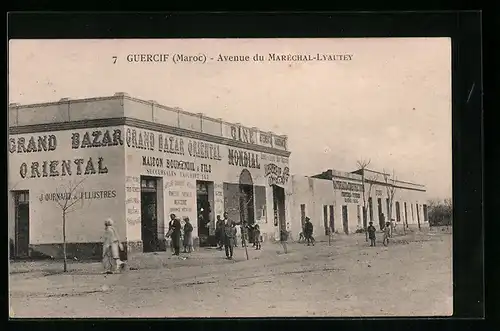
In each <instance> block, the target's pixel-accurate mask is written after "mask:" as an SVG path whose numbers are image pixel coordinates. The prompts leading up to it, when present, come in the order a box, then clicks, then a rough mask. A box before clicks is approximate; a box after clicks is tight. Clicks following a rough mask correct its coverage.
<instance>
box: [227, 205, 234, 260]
mask: <svg viewBox="0 0 500 331" xmlns="http://www.w3.org/2000/svg"><path fill="white" fill-rule="evenodd" d="M224 220H225V223H224V248H225V251H226V258H227V259H228V260H231V259H232V258H233V250H234V237H235V236H236V228H235V224H234V223H233V222H231V220H229V219H228V218H227V213H224Z"/></svg>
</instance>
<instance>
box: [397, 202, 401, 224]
mask: <svg viewBox="0 0 500 331" xmlns="http://www.w3.org/2000/svg"><path fill="white" fill-rule="evenodd" d="M396 221H397V222H401V212H400V209H399V201H396Z"/></svg>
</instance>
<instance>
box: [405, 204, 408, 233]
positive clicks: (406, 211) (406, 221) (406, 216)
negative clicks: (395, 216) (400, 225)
mask: <svg viewBox="0 0 500 331" xmlns="http://www.w3.org/2000/svg"><path fill="white" fill-rule="evenodd" d="M405 223H406V227H408V210H407V209H406V202H405Z"/></svg>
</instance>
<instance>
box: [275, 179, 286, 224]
mask: <svg viewBox="0 0 500 331" xmlns="http://www.w3.org/2000/svg"><path fill="white" fill-rule="evenodd" d="M273 202H274V203H273V205H274V215H275V221H274V224H275V225H278V226H279V228H278V229H279V230H280V231H281V230H282V229H283V230H286V220H285V189H284V188H282V187H279V186H277V185H273Z"/></svg>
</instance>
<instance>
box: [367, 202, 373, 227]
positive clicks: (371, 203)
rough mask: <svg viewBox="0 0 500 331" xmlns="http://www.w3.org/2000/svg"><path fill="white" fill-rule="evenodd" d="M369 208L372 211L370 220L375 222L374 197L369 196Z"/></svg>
mask: <svg viewBox="0 0 500 331" xmlns="http://www.w3.org/2000/svg"><path fill="white" fill-rule="evenodd" d="M368 209H369V212H370V222H373V200H372V197H369V198H368Z"/></svg>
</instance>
